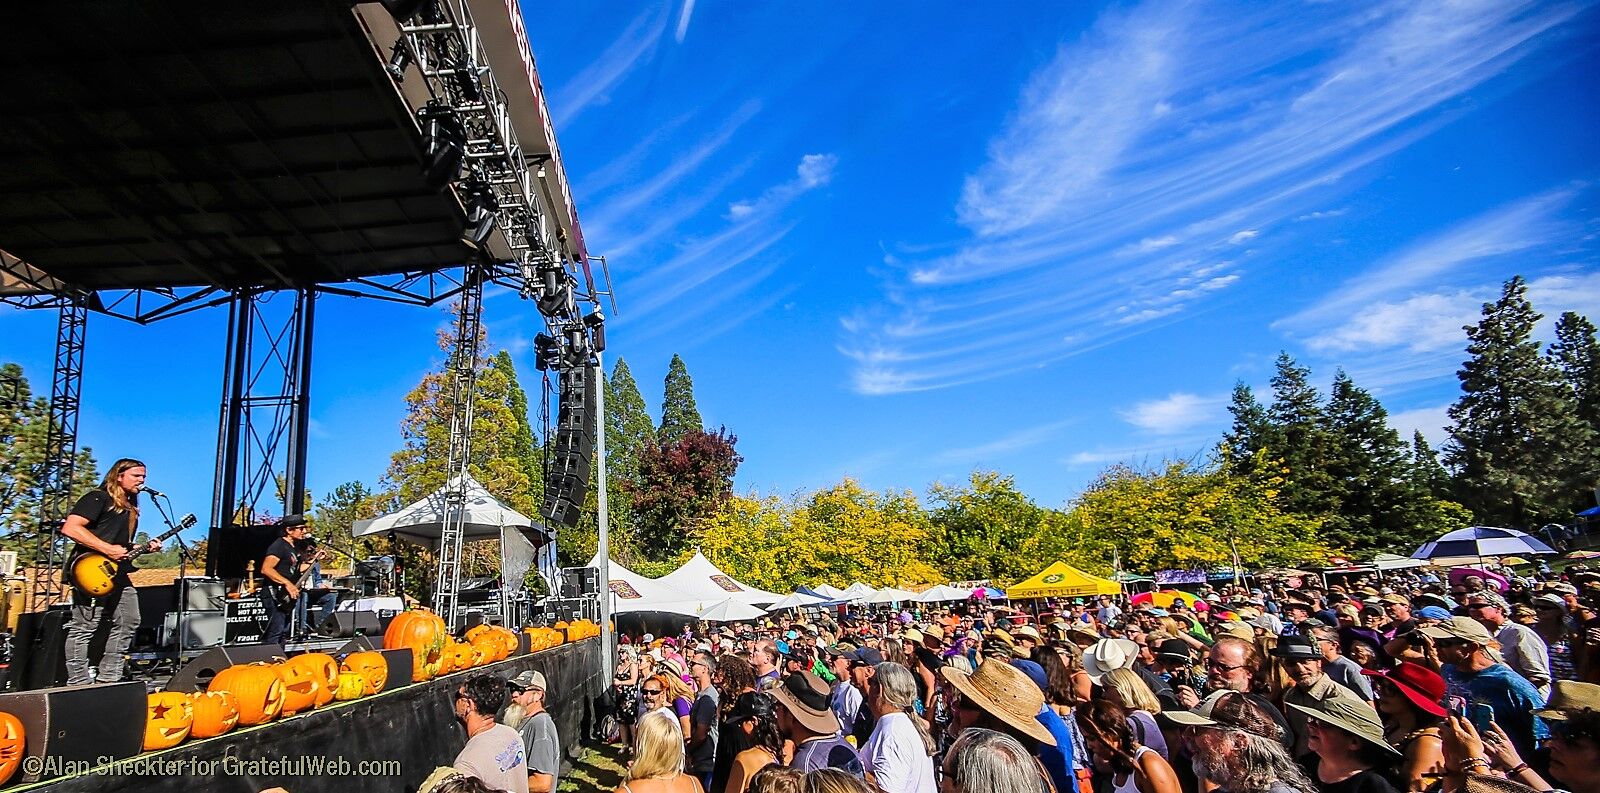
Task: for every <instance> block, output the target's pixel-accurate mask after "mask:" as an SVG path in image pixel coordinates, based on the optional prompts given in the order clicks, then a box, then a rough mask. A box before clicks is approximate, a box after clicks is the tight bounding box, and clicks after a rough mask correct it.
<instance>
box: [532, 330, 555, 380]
mask: <svg viewBox="0 0 1600 793" xmlns="http://www.w3.org/2000/svg"><path fill="white" fill-rule="evenodd" d="M560 362H561V350H560V349H559V348H558V347H557V345H556V340H555V338H554V337H553V336H550V335H548V334H544V333H540V334H539V335H537V336H534V337H533V365H534V368H536V369H538V370H539V371H541V372H545V371H549V370H550V368H551V366H553V365H559V364H560Z"/></svg>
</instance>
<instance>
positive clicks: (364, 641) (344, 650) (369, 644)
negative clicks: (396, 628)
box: [333, 636, 383, 660]
mask: <svg viewBox="0 0 1600 793" xmlns="http://www.w3.org/2000/svg"><path fill="white" fill-rule="evenodd" d="M382 649H383V639H381V638H380V639H376V640H374V639H373V638H372V637H371V636H357V637H355V638H354V639H351V640H350V641H347V642H345V643H344V646H343V647H340V648H339V649H337V650H335V651H334V652H333V657H335V658H338V659H340V660H344V657H345V656H347V655H349V654H351V653H364V652H367V651H369V650H382Z"/></svg>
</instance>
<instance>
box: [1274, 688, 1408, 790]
mask: <svg viewBox="0 0 1600 793" xmlns="http://www.w3.org/2000/svg"><path fill="white" fill-rule="evenodd" d="M1288 707H1289V708H1290V710H1291V711H1293V712H1294V713H1297V714H1299V716H1300V717H1301V718H1303V719H1304V720H1305V724H1306V736H1307V744H1308V746H1309V748H1310V750H1311V754H1312V757H1311V758H1308V759H1307V760H1306V761H1305V765H1306V770H1307V775H1308V776H1310V777H1311V779H1312V781H1313V782H1316V783H1317V787H1318V788H1319V789H1320V790H1321V791H1322V793H1397V791H1395V787H1394V785H1393V783H1391V782H1389V779H1388V777H1387V776H1386V774H1387V773H1388V771H1389V769H1390V768H1392V767H1393V766H1394V764H1395V762H1396V761H1397V760H1399V759H1400V753H1399V752H1397V751H1396V750H1395V748H1394V747H1393V746H1390V745H1389V742H1388V741H1387V740H1385V739H1384V737H1383V723H1382V722H1380V721H1378V714H1377V712H1376V711H1374V710H1373V709H1372V708H1370V707H1368V706H1367V704H1366V703H1364V702H1352V701H1350V700H1347V699H1329V700H1325V701H1323V702H1322V703H1320V706H1318V707H1306V706H1304V705H1289V706H1288Z"/></svg>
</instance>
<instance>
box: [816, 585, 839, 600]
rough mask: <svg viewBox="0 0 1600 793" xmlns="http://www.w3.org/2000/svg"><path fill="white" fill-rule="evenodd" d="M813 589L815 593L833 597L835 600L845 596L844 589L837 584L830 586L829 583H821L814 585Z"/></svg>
mask: <svg viewBox="0 0 1600 793" xmlns="http://www.w3.org/2000/svg"><path fill="white" fill-rule="evenodd" d="M811 591H812V592H815V593H817V594H819V595H821V596H823V597H825V598H831V599H834V600H842V599H844V597H845V595H844V590H843V589H840V588H838V587H836V586H829V585H827V584H820V585H818V586H815V587H812V588H811Z"/></svg>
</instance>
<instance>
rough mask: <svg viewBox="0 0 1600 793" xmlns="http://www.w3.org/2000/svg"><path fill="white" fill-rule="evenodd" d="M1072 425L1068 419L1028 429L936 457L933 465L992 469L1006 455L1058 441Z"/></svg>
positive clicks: (1072, 421) (951, 450) (952, 450)
mask: <svg viewBox="0 0 1600 793" xmlns="http://www.w3.org/2000/svg"><path fill="white" fill-rule="evenodd" d="M1073 423H1074V420H1073V419H1067V420H1063V421H1052V422H1049V423H1046V424H1040V425H1037V426H1033V427H1026V428H1024V429H1020V430H1017V431H1016V432H1012V433H1010V434H1007V435H1004V436H1001V437H999V438H996V439H994V440H992V441H987V442H985V443H980V444H977V445H975V446H964V447H960V448H956V449H946V450H944V451H942V452H939V453H937V454H935V455H934V456H933V457H932V461H933V462H935V463H938V464H940V465H992V464H994V463H995V462H998V461H999V459H1000V458H1004V457H1005V456H1006V455H1009V454H1014V453H1016V452H1020V451H1022V450H1024V449H1031V448H1034V447H1036V446H1041V445H1043V444H1046V443H1049V442H1051V441H1053V440H1055V439H1056V438H1058V437H1060V435H1061V432H1062V431H1063V430H1065V429H1066V428H1067V427H1070V426H1072V424H1073Z"/></svg>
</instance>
